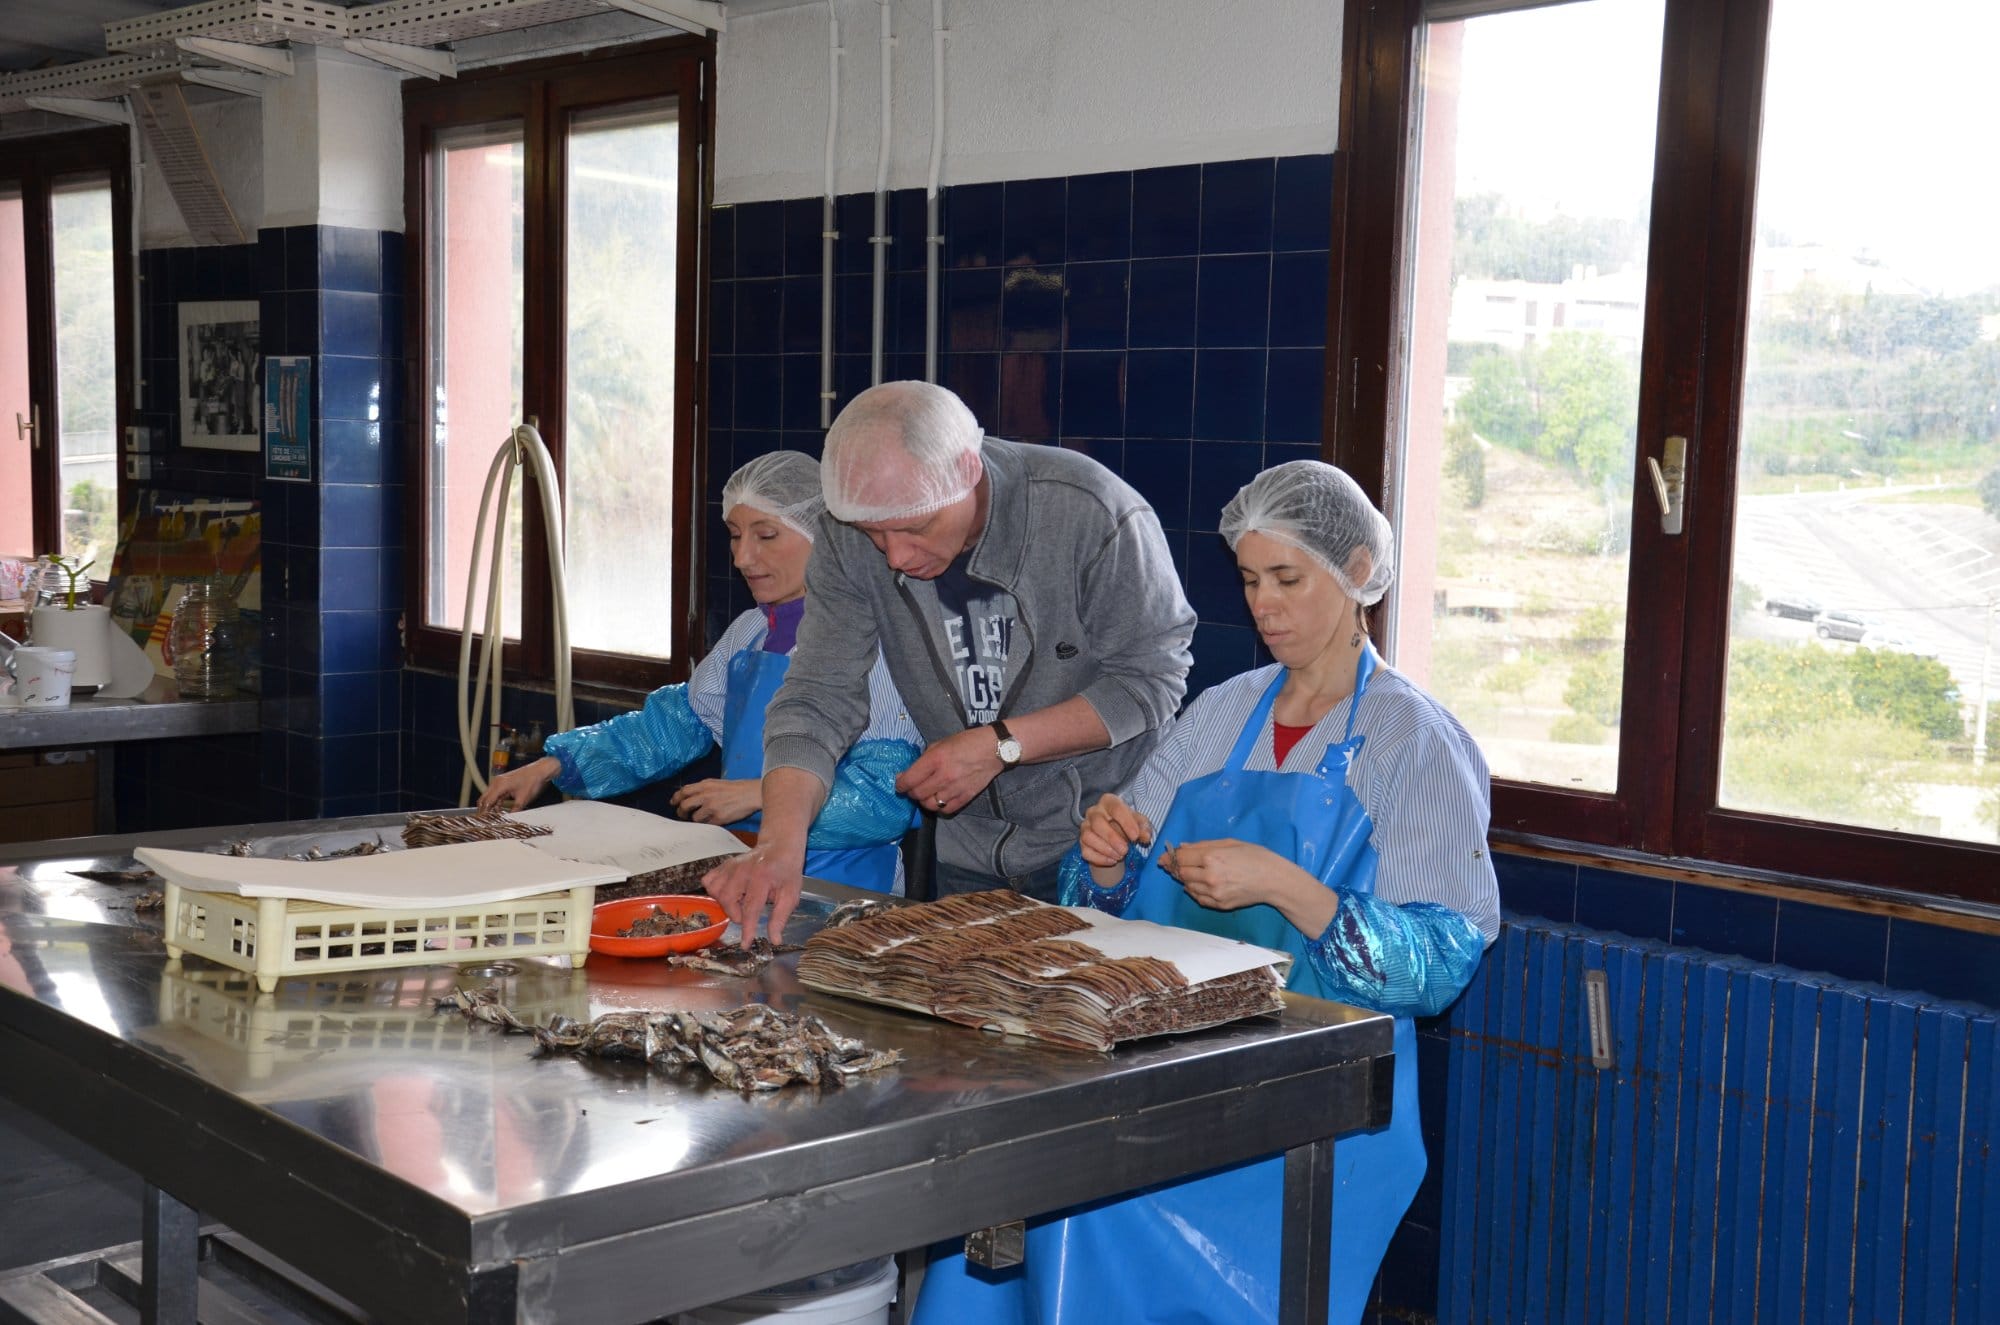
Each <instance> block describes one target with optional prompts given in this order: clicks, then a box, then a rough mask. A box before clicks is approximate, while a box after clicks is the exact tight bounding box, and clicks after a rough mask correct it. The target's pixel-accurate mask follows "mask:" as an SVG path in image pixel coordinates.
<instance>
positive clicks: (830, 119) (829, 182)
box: [819, 0, 841, 428]
mask: <svg viewBox="0 0 2000 1325" xmlns="http://www.w3.org/2000/svg"><path fill="white" fill-rule="evenodd" d="M840 55H841V51H840V14H839V13H838V11H836V10H835V9H834V7H833V0H826V88H827V91H826V184H825V187H824V189H823V190H822V195H823V200H822V202H821V204H820V213H819V426H820V427H822V428H828V427H831V426H832V425H833V401H834V390H833V241H834V240H835V239H837V238H839V235H840V231H839V229H838V227H837V225H836V223H835V218H834V195H833V148H834V143H835V142H836V141H837V140H838V139H839V137H840Z"/></svg>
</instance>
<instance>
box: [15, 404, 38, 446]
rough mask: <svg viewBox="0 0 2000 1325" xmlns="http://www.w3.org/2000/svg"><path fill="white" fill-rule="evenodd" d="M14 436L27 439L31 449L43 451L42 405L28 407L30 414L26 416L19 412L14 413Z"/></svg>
mask: <svg viewBox="0 0 2000 1325" xmlns="http://www.w3.org/2000/svg"><path fill="white" fill-rule="evenodd" d="M14 435H15V436H16V437H24V438H26V439H27V440H28V443H29V446H30V448H31V449H33V450H36V451H39V450H41V449H42V407H41V406H40V405H30V406H28V412H27V413H26V414H25V415H24V414H22V413H21V411H19V410H15V411H14Z"/></svg>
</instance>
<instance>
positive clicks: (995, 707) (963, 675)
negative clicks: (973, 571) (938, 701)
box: [931, 557, 1018, 726]
mask: <svg viewBox="0 0 2000 1325" xmlns="http://www.w3.org/2000/svg"><path fill="white" fill-rule="evenodd" d="M965 565H966V558H965V557H960V558H959V559H958V560H956V561H954V562H952V563H951V565H949V566H947V567H946V568H945V569H944V571H943V573H942V574H940V575H939V576H938V577H937V578H936V579H935V580H933V581H931V584H932V585H933V586H934V587H935V588H936V589H937V596H938V604H939V606H940V607H941V608H942V609H943V613H944V637H945V643H946V644H947V645H948V646H949V647H950V649H951V666H952V672H953V674H954V675H955V676H956V678H957V680H958V697H959V701H960V702H961V703H962V704H964V706H965V718H966V721H967V722H970V723H972V724H973V725H974V726H984V725H986V724H987V723H990V722H992V721H993V719H994V718H995V717H997V716H999V713H1000V697H1001V696H1002V695H1004V694H1005V693H1006V692H1007V659H1008V655H1009V654H1010V653H1011V652H1012V651H1013V644H1014V618H1015V613H1016V611H1017V610H1018V609H1017V605H1016V604H1015V602H1014V595H1012V594H1010V593H1008V592H1006V591H1005V590H1003V589H996V588H994V587H993V586H992V585H990V584H984V583H981V582H979V581H976V580H974V579H973V578H972V577H971V576H970V575H968V574H966V571H965Z"/></svg>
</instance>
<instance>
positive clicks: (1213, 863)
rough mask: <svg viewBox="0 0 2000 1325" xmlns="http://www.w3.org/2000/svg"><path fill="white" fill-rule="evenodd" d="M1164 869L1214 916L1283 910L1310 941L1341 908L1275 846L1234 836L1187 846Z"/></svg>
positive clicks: (1171, 852) (1173, 850) (1170, 855)
mask: <svg viewBox="0 0 2000 1325" xmlns="http://www.w3.org/2000/svg"><path fill="white" fill-rule="evenodd" d="M1160 868H1161V869H1163V870H1165V871H1166V872H1167V873H1168V874H1170V875H1172V876H1173V877H1174V878H1175V879H1178V880H1179V881H1180V885H1181V887H1183V888H1185V889H1187V895H1188V896H1189V897H1192V898H1193V899H1194V900H1195V901H1197V902H1199V903H1200V904H1201V905H1203V906H1205V907H1207V908H1208V909H1209V910H1211V911H1239V910H1241V909H1242V908H1244V907H1246V906H1255V905H1257V904H1258V903H1260V902H1261V903H1264V904H1266V905H1269V906H1272V907H1275V908H1277V910H1278V912H1279V914H1281V915H1283V916H1284V917H1285V919H1287V920H1289V921H1291V922H1292V924H1293V925H1294V926H1296V927H1297V929H1298V931H1299V932H1300V933H1301V934H1304V935H1305V936H1306V937H1307V938H1315V939H1316V938H1318V937H1319V936H1320V935H1321V934H1324V933H1325V932H1326V927H1327V926H1328V925H1330V924H1332V923H1333V913H1334V912H1335V911H1337V910H1339V909H1340V894H1339V893H1336V892H1335V891H1334V890H1333V889H1331V888H1329V887H1327V886H1326V885H1325V884H1323V883H1321V882H1320V881H1319V880H1318V879H1315V878H1314V877H1313V876H1312V875H1310V874H1308V873H1306V872H1305V871H1304V870H1302V869H1300V868H1299V867H1298V866H1297V865H1295V864H1293V863H1292V862H1291V861H1289V860H1286V859H1285V858H1284V857H1283V856H1281V855H1279V854H1278V853H1277V852H1275V851H1273V850H1271V849H1270V848H1269V847H1260V846H1258V845H1256V844H1255V843H1252V842H1239V841H1237V840H1236V839H1235V838H1233V837H1224V838H1217V839H1215V840H1214V841H1209V842H1182V843H1181V844H1179V845H1178V846H1171V847H1168V848H1167V849H1166V850H1165V851H1164V852H1162V853H1161V854H1160Z"/></svg>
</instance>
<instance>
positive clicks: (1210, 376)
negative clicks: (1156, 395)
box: [1194, 350, 1265, 441]
mask: <svg viewBox="0 0 2000 1325" xmlns="http://www.w3.org/2000/svg"><path fill="white" fill-rule="evenodd" d="M1264 362H1265V352H1264V351H1263V350H1202V351H1200V352H1198V353H1197V354H1196V355H1195V361H1194V435H1195V436H1196V437H1203V438H1215V439H1218V440H1223V441H1262V440H1263V437H1264Z"/></svg>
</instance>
